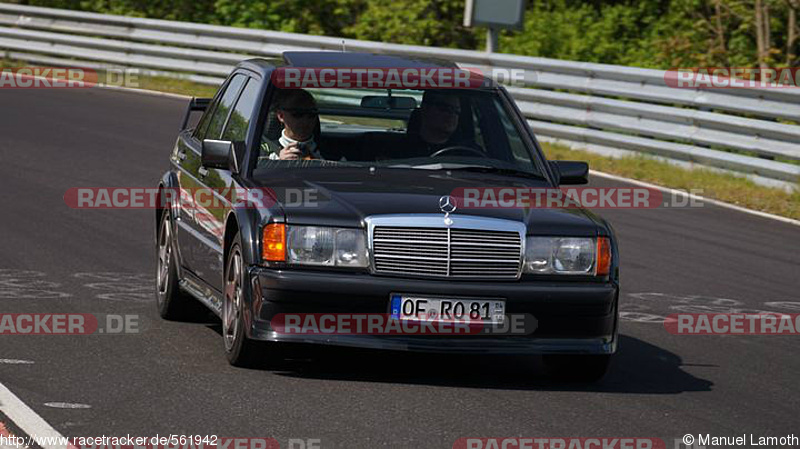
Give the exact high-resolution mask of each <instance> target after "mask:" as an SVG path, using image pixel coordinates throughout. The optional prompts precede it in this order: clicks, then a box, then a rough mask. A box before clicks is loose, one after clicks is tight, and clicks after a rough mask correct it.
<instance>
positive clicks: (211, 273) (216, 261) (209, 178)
mask: <svg viewBox="0 0 800 449" xmlns="http://www.w3.org/2000/svg"><path fill="white" fill-rule="evenodd" d="M260 90H261V82H260V80H259V79H257V78H254V77H250V78H248V79H247V80H246V81H245V83H244V87H243V88H242V90H241V92H240V94H239V97H238V99H237V100H236V103H235V106H233V108H232V109H231V111H230V113H229V114H228V118H227V120H226V122H225V125H224V126H223V130H222V133H221V135H220V136H219V137H218V139H219V140H224V141H230V142H234V143H235V146H236V148H237V150H238V149H244V148H246V147H247V145H248V142H246V139H247V134H248V129H249V127H250V122H251V120H252V118H253V117H254V115H255V108H256V106H257V104H258V103H259V94H260ZM207 138H211V137H207ZM237 156H238V157H239V161H240V162H241V161H242V159H241V158H242V157H243V156H244V154H238V155H237ZM204 172H205V174H204V173H200V176H199V177H198V178H199V179H200V181H201V182H202V183H203V185H204V187H207V188H208V189H209V191H210V192H211V194H212V195H214V201H213V203H214V207H211V208H206V209H205V210H203V209H201V208H197V212H196V214H195V221H196V223H197V231H198V232H199V233H200V236H201V238H200V242H201V243H202V244H203V245H204V246H205V247H204V248H202V249H200V250H199V251H198V252H197V258H198V259H197V268H198V270H199V273H200V276H201V278H202V279H203V280H204V281H206V283H208V284H209V285H210V286H211V287H213V288H214V289H216V290H218V291H222V272H223V264H224V260H223V247H224V232H225V219H226V218H227V216H228V212H229V211H230V200H231V199H232V198H235V197H236V188H237V187H238V184H237V183H236V182H235V180H234V179H233V175H232V173H231V172H230V171H229V170H221V169H215V168H211V169H207V170H204ZM206 199H208V198H206Z"/></svg>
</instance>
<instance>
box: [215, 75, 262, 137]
mask: <svg viewBox="0 0 800 449" xmlns="http://www.w3.org/2000/svg"><path fill="white" fill-rule="evenodd" d="M258 87H259V82H258V81H257V80H254V79H252V78H250V80H249V81H248V82H247V84H246V85H245V87H244V90H243V91H242V94H241V95H240V96H239V101H237V102H236V107H235V108H233V113H232V114H231V118H230V119H229V120H228V125H227V126H225V132H224V133H223V134H222V140H230V141H244V140H245V138H246V137H247V128H248V127H249V126H250V120H251V119H252V118H253V110H254V109H255V107H256V103H257V102H258Z"/></svg>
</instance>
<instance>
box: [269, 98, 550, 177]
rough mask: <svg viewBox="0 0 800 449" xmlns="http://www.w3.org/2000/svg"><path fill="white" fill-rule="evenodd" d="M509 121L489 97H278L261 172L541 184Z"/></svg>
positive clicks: (498, 100) (500, 104)
mask: <svg viewBox="0 0 800 449" xmlns="http://www.w3.org/2000/svg"><path fill="white" fill-rule="evenodd" d="M509 114H510V113H509V111H507V110H506V106H505V105H504V103H503V101H502V99H501V97H500V96H499V95H498V94H497V92H496V91H492V90H478V89H472V90H461V89H435V90H434V89H429V90H409V89H391V90H387V89H306V90H301V89H284V90H278V91H277V93H276V94H275V96H273V101H272V107H271V111H270V114H269V115H268V118H267V123H266V124H265V126H264V132H263V135H262V140H261V144H260V154H259V162H258V167H259V168H262V167H281V166H297V167H312V166H320V165H323V166H330V167H339V166H360V165H369V166H376V165H377V166H383V167H395V168H415V169H428V170H439V169H452V170H458V169H463V170H473V169H474V170H481V171H497V172H502V173H512V174H518V175H529V176H540V172H539V170H538V169H537V166H536V164H535V162H534V160H533V154H532V151H531V150H530V149H529V148H528V147H527V145H526V144H525V141H524V140H523V139H522V137H521V135H520V132H519V130H518V129H517V127H516V126H515V124H514V121H513V120H512V119H511V117H510V115H509ZM297 160H304V161H319V162H321V163H315V162H303V163H300V164H298V163H297ZM291 162H294V163H291ZM330 162H334V163H330Z"/></svg>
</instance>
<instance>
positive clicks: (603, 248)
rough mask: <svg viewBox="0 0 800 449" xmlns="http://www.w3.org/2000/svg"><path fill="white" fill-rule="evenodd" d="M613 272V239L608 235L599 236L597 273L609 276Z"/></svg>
mask: <svg viewBox="0 0 800 449" xmlns="http://www.w3.org/2000/svg"><path fill="white" fill-rule="evenodd" d="M610 272H611V240H609V238H608V237H598V238H597V269H596V270H595V273H594V274H595V275H597V276H607V275H608V273H610Z"/></svg>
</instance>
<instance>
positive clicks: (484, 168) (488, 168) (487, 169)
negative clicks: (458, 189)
mask: <svg viewBox="0 0 800 449" xmlns="http://www.w3.org/2000/svg"><path fill="white" fill-rule="evenodd" d="M442 169H444V170H460V171H473V172H479V173H496V174H500V175H510V176H519V177H522V178H533V179H545V177H544V176H542V175H540V174H537V173H531V172H528V171H524V170H517V169H515V168H507V167H495V166H492V165H457V166H455V165H454V166H444V167H442Z"/></svg>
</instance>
